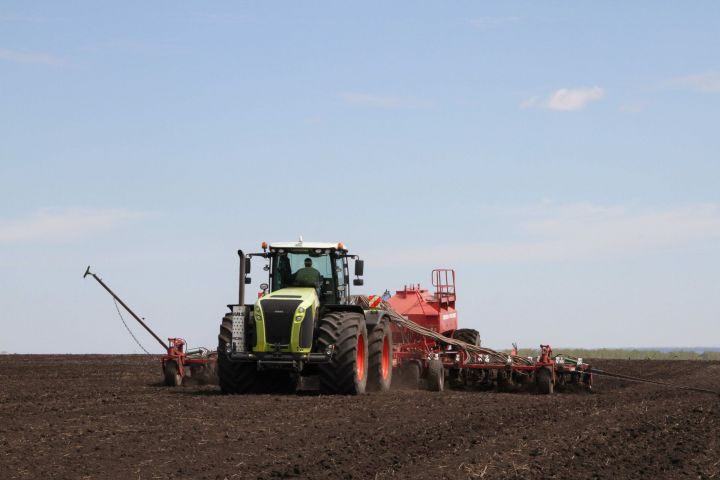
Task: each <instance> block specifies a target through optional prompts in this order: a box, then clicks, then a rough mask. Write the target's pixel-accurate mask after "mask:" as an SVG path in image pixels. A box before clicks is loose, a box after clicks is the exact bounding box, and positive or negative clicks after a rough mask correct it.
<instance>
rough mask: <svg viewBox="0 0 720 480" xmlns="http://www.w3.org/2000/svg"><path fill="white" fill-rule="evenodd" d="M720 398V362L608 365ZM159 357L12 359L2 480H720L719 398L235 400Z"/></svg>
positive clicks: (616, 388)
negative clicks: (164, 373)
mask: <svg viewBox="0 0 720 480" xmlns="http://www.w3.org/2000/svg"><path fill="white" fill-rule="evenodd" d="M596 366H597V367H599V368H604V369H607V370H610V371H615V372H622V373H626V374H630V375H642V376H647V377H650V378H654V379H658V380H665V381H670V382H677V383H683V384H687V385H693V386H699V387H705V388H712V389H716V390H720V362H689V361H607V360H606V361H598V362H597V365H596ZM161 381H162V377H161V372H160V362H159V360H157V359H154V358H151V357H146V356H21V355H7V356H0V478H12V479H15V478H30V479H35V478H73V479H76V478H77V479H79V478H103V479H104V478H122V479H152V478H210V479H223V478H268V479H270V478H287V477H296V478H312V479H315V478H328V479H336V478H347V479H350V478H353V479H366V478H378V479H386V478H411V479H426V478H427V479H430V478H432V479H436V478H463V479H464V478H559V479H582V478H668V479H670V478H672V479H674V478H719V477H720V397H717V396H713V395H708V394H701V393H693V392H687V391H680V390H673V389H667V388H663V387H659V386H654V385H646V384H635V383H630V382H625V381H618V380H610V379H600V378H598V379H597V380H596V385H595V393H593V394H588V393H560V394H555V395H553V396H541V395H534V394H517V393H516V394H512V393H492V392H482V393H478V392H448V391H446V392H444V393H431V392H425V391H414V392H413V391H396V392H391V393H388V394H368V395H363V396H359V397H341V396H338V397H322V396H314V395H287V396H277V395H276V396H272V395H250V396H222V395H220V394H219V393H218V389H217V387H215V386H212V385H209V386H208V385H205V386H187V387H178V388H169V387H164V386H162V383H161Z"/></svg>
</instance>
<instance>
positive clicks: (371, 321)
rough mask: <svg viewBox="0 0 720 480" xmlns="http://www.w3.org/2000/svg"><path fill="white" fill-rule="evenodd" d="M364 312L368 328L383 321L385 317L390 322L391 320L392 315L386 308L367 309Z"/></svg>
mask: <svg viewBox="0 0 720 480" xmlns="http://www.w3.org/2000/svg"><path fill="white" fill-rule="evenodd" d="M364 313H365V323H366V324H367V326H368V329H370V328H372V327H374V326H375V325H377V324H378V323H380V322H382V321H383V319H387V320H388V322H389V321H390V316H389V315H388V313H387V312H386V311H385V310H374V309H373V310H365V311H364Z"/></svg>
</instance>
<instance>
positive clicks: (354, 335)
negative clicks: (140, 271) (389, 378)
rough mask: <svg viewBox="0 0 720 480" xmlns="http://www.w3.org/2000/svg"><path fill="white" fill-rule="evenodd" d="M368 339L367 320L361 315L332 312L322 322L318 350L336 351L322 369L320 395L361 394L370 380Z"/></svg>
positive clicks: (320, 370) (320, 373)
mask: <svg viewBox="0 0 720 480" xmlns="http://www.w3.org/2000/svg"><path fill="white" fill-rule="evenodd" d="M367 340H368V336H367V327H366V326H365V317H364V316H363V315H362V314H361V313H357V312H331V313H328V314H327V315H325V316H324V317H322V318H321V319H320V324H319V334H318V341H317V348H318V350H319V351H320V352H325V351H327V350H328V349H332V350H333V355H332V357H331V358H330V360H329V361H328V362H327V363H324V364H321V365H320V366H319V368H318V370H319V376H318V379H319V383H320V392H321V393H324V394H342V395H360V394H362V393H365V387H366V385H367V380H368V364H367V358H368V341H367Z"/></svg>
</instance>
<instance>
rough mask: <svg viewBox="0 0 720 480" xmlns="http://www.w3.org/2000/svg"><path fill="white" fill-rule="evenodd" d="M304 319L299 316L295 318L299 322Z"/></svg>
mask: <svg viewBox="0 0 720 480" xmlns="http://www.w3.org/2000/svg"><path fill="white" fill-rule="evenodd" d="M302 319H303V316H302V315H298V316H297V317H295V320H296V321H298V322H302Z"/></svg>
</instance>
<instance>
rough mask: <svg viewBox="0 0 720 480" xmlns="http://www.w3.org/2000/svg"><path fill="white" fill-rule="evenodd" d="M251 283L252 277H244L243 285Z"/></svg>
mask: <svg viewBox="0 0 720 480" xmlns="http://www.w3.org/2000/svg"><path fill="white" fill-rule="evenodd" d="M251 283H252V279H251V278H250V277H245V285H250V284H251Z"/></svg>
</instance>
